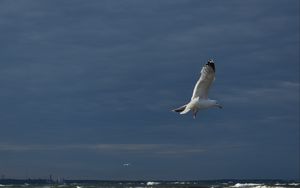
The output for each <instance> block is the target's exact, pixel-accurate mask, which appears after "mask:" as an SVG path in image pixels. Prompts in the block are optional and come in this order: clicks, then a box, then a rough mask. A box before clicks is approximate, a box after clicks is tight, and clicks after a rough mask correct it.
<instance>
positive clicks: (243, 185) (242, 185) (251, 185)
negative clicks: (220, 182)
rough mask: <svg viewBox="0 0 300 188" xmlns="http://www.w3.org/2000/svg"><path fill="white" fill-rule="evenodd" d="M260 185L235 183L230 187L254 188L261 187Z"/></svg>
mask: <svg viewBox="0 0 300 188" xmlns="http://www.w3.org/2000/svg"><path fill="white" fill-rule="evenodd" d="M261 185H262V184H258V183H236V184H235V185H233V186H231V187H255V186H261Z"/></svg>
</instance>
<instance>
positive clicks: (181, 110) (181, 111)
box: [172, 105, 190, 114]
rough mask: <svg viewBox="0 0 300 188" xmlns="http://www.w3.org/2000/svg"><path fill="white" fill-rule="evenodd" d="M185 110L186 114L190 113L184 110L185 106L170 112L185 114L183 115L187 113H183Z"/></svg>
mask: <svg viewBox="0 0 300 188" xmlns="http://www.w3.org/2000/svg"><path fill="white" fill-rule="evenodd" d="M186 110H187V112H188V111H190V110H189V109H186V105H183V106H181V107H179V108H176V109H174V110H172V111H173V112H178V113H180V114H185V113H187V112H185V111H186Z"/></svg>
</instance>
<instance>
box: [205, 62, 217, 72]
mask: <svg viewBox="0 0 300 188" xmlns="http://www.w3.org/2000/svg"><path fill="white" fill-rule="evenodd" d="M206 65H208V66H210V67H211V68H212V69H213V70H214V72H216V68H215V63H214V61H213V60H211V59H209V60H208V62H207V63H206Z"/></svg>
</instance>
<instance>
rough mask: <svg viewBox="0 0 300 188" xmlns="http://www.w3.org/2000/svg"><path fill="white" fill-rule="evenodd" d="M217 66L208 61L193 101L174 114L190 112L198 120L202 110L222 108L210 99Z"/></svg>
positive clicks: (196, 87) (195, 89) (175, 110)
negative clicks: (198, 114) (210, 88)
mask: <svg viewBox="0 0 300 188" xmlns="http://www.w3.org/2000/svg"><path fill="white" fill-rule="evenodd" d="M215 72H216V68H215V64H214V61H213V60H211V59H210V60H208V62H207V63H206V65H205V66H203V68H202V70H201V76H200V78H199V80H198V81H197V83H196V85H195V88H194V91H193V96H192V98H191V101H190V102H189V103H187V104H186V105H183V106H181V107H179V108H176V109H174V110H173V111H174V112H179V113H180V114H186V113H188V112H189V111H192V112H193V118H194V119H195V118H196V115H197V112H198V110H200V109H206V108H211V107H218V108H222V106H221V105H220V104H218V103H217V101H216V100H211V99H208V90H209V87H210V85H211V84H212V82H213V81H214V80H215Z"/></svg>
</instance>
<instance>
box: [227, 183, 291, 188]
mask: <svg viewBox="0 0 300 188" xmlns="http://www.w3.org/2000/svg"><path fill="white" fill-rule="evenodd" d="M231 187H240V188H285V187H280V186H268V185H263V184H258V183H237V184H235V185H233V186H231Z"/></svg>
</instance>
